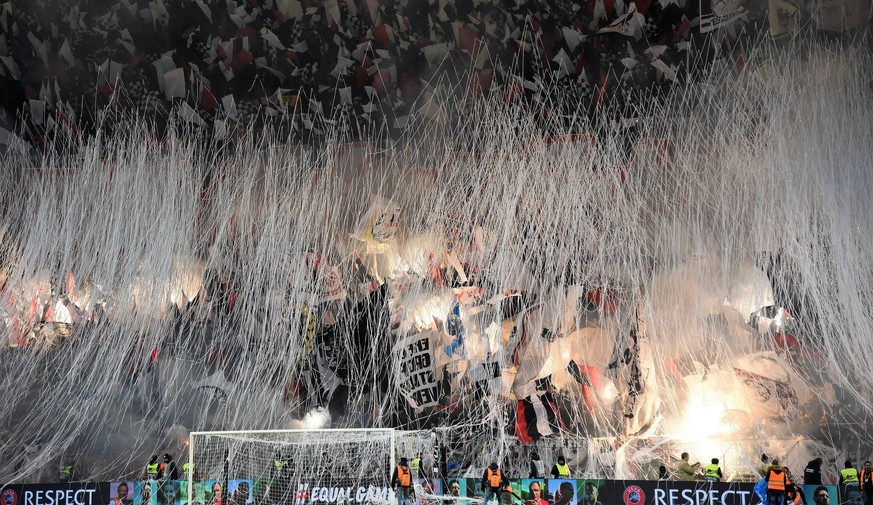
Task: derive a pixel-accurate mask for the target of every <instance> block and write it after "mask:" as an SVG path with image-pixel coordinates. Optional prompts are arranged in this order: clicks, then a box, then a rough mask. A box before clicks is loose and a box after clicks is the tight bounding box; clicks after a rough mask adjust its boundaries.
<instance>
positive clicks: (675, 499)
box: [0, 478, 840, 505]
mask: <svg viewBox="0 0 873 505" xmlns="http://www.w3.org/2000/svg"><path fill="white" fill-rule="evenodd" d="M339 481H340V482H341V481H342V479H339ZM225 482H226V483H227V487H228V490H227V492H224V490H223V489H222V484H223V483H222V482H220V481H206V482H202V483H197V484H195V492H194V494H195V498H194V500H193V501H192V502H191V503H190V505H214V504H218V503H221V504H223V505H225V504H226V505H280V504H281V505H328V504H344V505H355V504H365V503H380V504H385V503H392V502H393V500H395V496H394V491H393V490H391V489H390V488H389V487H387V486H380V485H374V484H367V483H359V484H356V485H353V486H343V485H342V484H340V483H338V482H337V483H319V482H317V481H312V482H298V483H296V484H291V485H289V486H288V489H287V490H286V491H287V493H284V492H283V493H279V495H281V496H279V495H277V496H269V495H271V494H276V493H273V491H275V489H271V488H273V487H275V484H276V483H273V484H274V486H268V485H267V481H257V480H255V481H252V480H230V481H225ZM418 484H419V485H418V486H417V489H420V490H421V491H422V493H421V494H420V495H418V496H415V497H414V498H415V499H414V502H413V503H415V504H416V505H435V504H441V505H472V504H473V503H476V502H474V501H473V500H470V498H473V499H476V500H477V501H481V500H482V499H483V498H484V495H485V493H484V489H483V488H482V480H481V479H470V478H457V479H455V478H449V479H446V480H444V481H441V480H439V479H434V480H419V481H418ZM754 487H755V483H751V482H731V483H722V482H713V483H709V482H683V481H664V480H662V481H615V480H602V479H512V480H510V489H511V492H508V491H505V490H504V491H503V492H502V493H501V496H500V502H499V503H495V505H507V504H521V505H761V499H760V498H759V497H758V496H757V495H756V494H755V491H754ZM268 489H269V492H268ZM803 492H804V497H805V498H806V504H807V505H838V504H839V503H840V501H839V495H838V489H837V487H836V486H803ZM437 496H438V497H440V498H439V499H435V497H437ZM187 498H188V496H187V482H185V481H163V482H161V481H144V482H112V483H110V482H97V483H75V484H23V485H11V486H6V487H3V488H2V489H0V500H2V501H0V505H134V504H136V503H137V502H138V503H142V504H143V505H146V504H158V505H189V502H188V499H187Z"/></svg>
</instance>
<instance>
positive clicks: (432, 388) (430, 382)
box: [391, 332, 439, 409]
mask: <svg viewBox="0 0 873 505" xmlns="http://www.w3.org/2000/svg"><path fill="white" fill-rule="evenodd" d="M433 343H434V339H432V338H431V336H430V334H429V333H428V332H422V333H416V334H415V335H411V336H408V337H405V338H403V339H401V340H399V341H398V342H397V343H396V344H395V345H394V348H393V349H392V350H391V353H392V354H393V355H394V369H395V378H396V380H397V384H398V386H399V390H400V392H401V393H402V394H403V396H404V397H405V398H406V400H407V401H408V402H409V405H411V406H412V408H414V409H421V408H424V407H434V406H436V405H437V403H438V402H439V388H438V387H437V380H436V371H435V370H434V360H433Z"/></svg>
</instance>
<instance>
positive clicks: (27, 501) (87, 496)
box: [0, 482, 109, 505]
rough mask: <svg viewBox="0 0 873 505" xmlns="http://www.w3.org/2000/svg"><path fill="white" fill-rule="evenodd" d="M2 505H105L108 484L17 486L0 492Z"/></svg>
mask: <svg viewBox="0 0 873 505" xmlns="http://www.w3.org/2000/svg"><path fill="white" fill-rule="evenodd" d="M0 500H2V502H0V503H2V504H3V505H107V504H108V503H109V483H108V482H75V483H68V484H60V483H59V484H19V485H12V486H6V487H4V488H2V490H0Z"/></svg>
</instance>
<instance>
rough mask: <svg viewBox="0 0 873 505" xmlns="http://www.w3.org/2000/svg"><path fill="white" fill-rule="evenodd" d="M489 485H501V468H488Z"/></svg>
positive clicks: (496, 486)
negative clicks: (494, 469) (495, 469)
mask: <svg viewBox="0 0 873 505" xmlns="http://www.w3.org/2000/svg"><path fill="white" fill-rule="evenodd" d="M488 485H489V486H491V487H493V488H499V487H500V469H499V468H498V469H497V471H496V472H495V471H493V470H491V469H490V468H489V469H488Z"/></svg>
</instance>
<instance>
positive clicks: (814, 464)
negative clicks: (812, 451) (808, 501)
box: [803, 458, 822, 486]
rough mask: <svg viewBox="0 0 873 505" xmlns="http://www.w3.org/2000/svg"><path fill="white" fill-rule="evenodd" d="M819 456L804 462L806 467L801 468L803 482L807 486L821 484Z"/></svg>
mask: <svg viewBox="0 0 873 505" xmlns="http://www.w3.org/2000/svg"><path fill="white" fill-rule="evenodd" d="M821 463H822V459H821V458H815V459H814V460H812V461H810V462H809V463H807V464H806V468H804V469H803V483H804V484H806V485H807V486H809V485H814V486H819V485H821Z"/></svg>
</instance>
